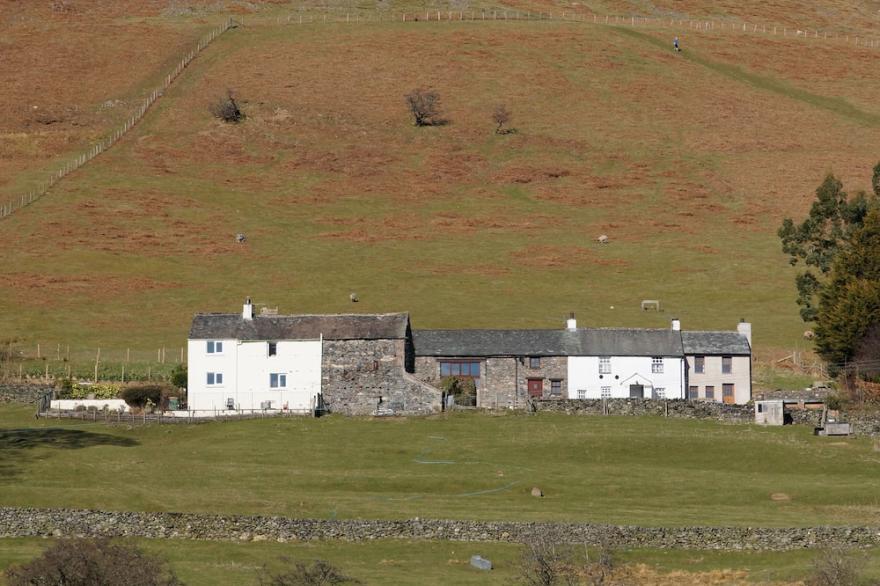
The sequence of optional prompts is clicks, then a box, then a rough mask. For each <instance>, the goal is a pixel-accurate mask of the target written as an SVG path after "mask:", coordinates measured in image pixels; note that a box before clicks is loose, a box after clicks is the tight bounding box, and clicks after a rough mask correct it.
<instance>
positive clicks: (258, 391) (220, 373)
mask: <svg viewBox="0 0 880 586" xmlns="http://www.w3.org/2000/svg"><path fill="white" fill-rule="evenodd" d="M277 321H278V320H277V319H268V318H265V317H263V316H260V317H258V318H257V319H256V320H255V319H254V306H253V305H252V304H251V303H250V300H248V301H247V302H246V303H245V304H244V306H243V308H242V313H241V314H240V315H239V314H198V315H196V316H195V317H194V318H193V324H192V327H191V329H190V337H189V342H188V352H189V366H188V372H189V376H188V387H187V402H188V405H189V408H190V409H192V410H196V411H201V410H206V411H208V410H210V411H214V410H218V411H219V410H239V409H244V410H250V409H281V410H291V411H308V410H310V409H314V408H315V406H316V404H317V401H318V396H319V395H320V394H321V347H322V340H321V334H320V332H311V333H307V334H305V335H302V334H297V335H296V336H293V335H291V334H290V333H283V332H282V331H280V328H279V327H278V324H277V323H276V322H277ZM292 337H295V338H297V339H285V338H292Z"/></svg>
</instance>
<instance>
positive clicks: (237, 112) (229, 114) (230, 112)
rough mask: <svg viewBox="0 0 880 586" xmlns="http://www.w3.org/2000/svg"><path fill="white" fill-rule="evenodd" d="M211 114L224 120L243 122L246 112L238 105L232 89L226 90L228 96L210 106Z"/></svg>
mask: <svg viewBox="0 0 880 586" xmlns="http://www.w3.org/2000/svg"><path fill="white" fill-rule="evenodd" d="M210 110H211V114H213V115H214V117H216V118H219V119H220V120H222V121H223V122H232V123H235V122H241V121H242V120H244V112H242V111H241V108H239V107H238V103H237V102H236V101H235V96H234V95H233V93H232V90H226V97H225V98H222V99H220V100H219V101H218V102H217V103H215V104H213V105H212V106H211V108H210Z"/></svg>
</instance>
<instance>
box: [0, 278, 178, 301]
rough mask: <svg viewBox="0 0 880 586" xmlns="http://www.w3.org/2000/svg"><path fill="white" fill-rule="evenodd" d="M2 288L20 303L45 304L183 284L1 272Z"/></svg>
mask: <svg viewBox="0 0 880 586" xmlns="http://www.w3.org/2000/svg"><path fill="white" fill-rule="evenodd" d="M0 282H2V283H3V286H2V289H3V290H5V291H6V292H8V293H9V294H11V295H13V296H14V297H15V298H16V299H17V300H19V302H20V303H23V304H27V305H31V306H33V305H38V306H43V305H47V304H52V303H56V302H58V301H61V302H62V303H63V301H64V300H65V299H66V298H67V297H86V298H89V299H114V298H116V297H118V296H120V295H132V294H137V293H142V292H148V291H152V292H155V291H159V290H166V289H174V288H177V287H180V284H179V283H174V282H169V281H158V280H155V279H150V278H146V277H134V278H123V277H111V276H97V275H90V274H78V275H41V274H37V273H5V274H2V275H0Z"/></svg>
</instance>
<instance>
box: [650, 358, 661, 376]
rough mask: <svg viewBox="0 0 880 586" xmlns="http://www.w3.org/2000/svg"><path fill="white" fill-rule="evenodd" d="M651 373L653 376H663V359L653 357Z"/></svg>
mask: <svg viewBox="0 0 880 586" xmlns="http://www.w3.org/2000/svg"><path fill="white" fill-rule="evenodd" d="M651 372H653V373H654V374H663V357H662V356H654V357H652V358H651Z"/></svg>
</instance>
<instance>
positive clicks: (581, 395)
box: [578, 389, 587, 399]
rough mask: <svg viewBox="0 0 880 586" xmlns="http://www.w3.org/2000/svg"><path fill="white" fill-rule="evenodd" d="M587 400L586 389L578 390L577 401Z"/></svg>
mask: <svg viewBox="0 0 880 586" xmlns="http://www.w3.org/2000/svg"><path fill="white" fill-rule="evenodd" d="M586 398H587V390H586V389H578V399H586Z"/></svg>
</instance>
